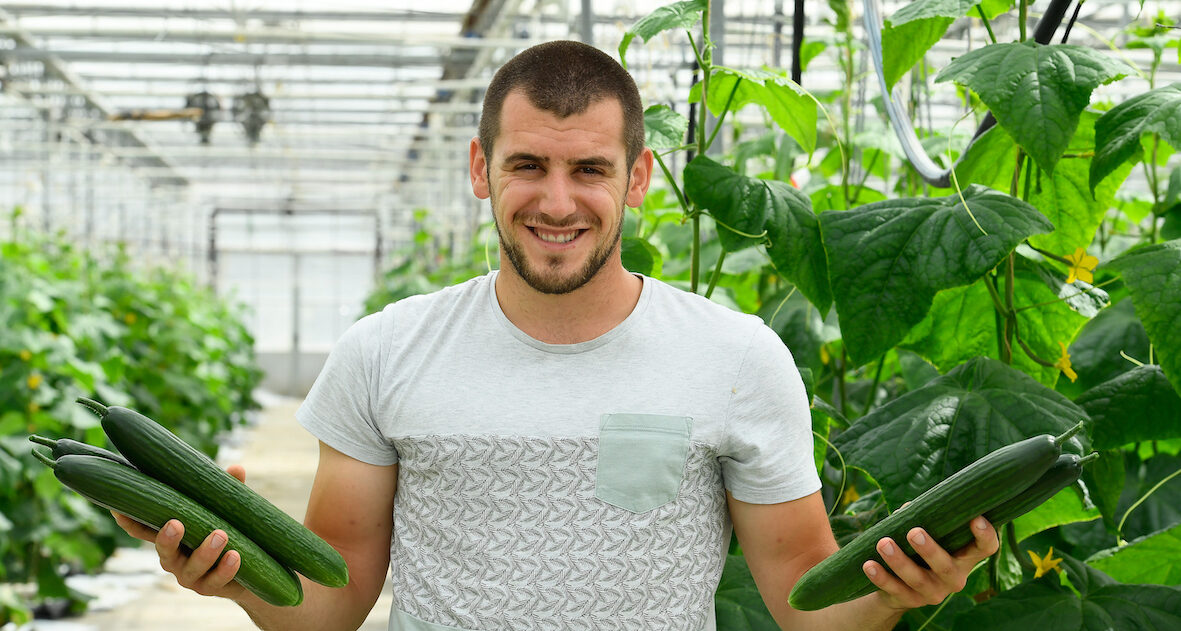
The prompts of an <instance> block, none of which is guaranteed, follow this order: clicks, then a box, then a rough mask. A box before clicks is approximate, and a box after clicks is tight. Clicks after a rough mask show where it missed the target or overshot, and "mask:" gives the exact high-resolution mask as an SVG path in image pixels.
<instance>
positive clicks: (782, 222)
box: [766, 186, 832, 314]
mask: <svg viewBox="0 0 1181 631" xmlns="http://www.w3.org/2000/svg"><path fill="white" fill-rule="evenodd" d="M783 190H784V191H786V194H785V196H784V197H785V199H787V200H790V203H787V204H774V205H773V206H772V207H771V218H770V220H769V221H768V222H767V226H766V227H767V239H768V243H767V256H769V257H770V258H771V263H772V264H773V265H774V266H775V271H776V272H778V273H779V275H780V276H782V277H784V278H785V279H787V280H788V281H789V282H791V283H792V284H794V285H795V286H796V287H797V288H798V289H799V290H800V293H802V294H804V296H805V297H806V298H807V299H808V301H809V302H811V303H812V304H813V305H815V306H816V310H817V311H819V312H820V313H822V314H824V313H828V309H829V307H831V306H832V288H831V287H830V286H829V284H828V258H827V256H826V255H825V252H824V242H823V240H822V239H821V237H820V221H819V219H817V218H816V214H815V213H813V212H812V207H811V202H810V201H809V200H808V198H807V197H805V196H804V194H803V193H800V192H799V191H798V190H796V189H795V188H792V187H790V186H788V187H786V188H784V189H783Z"/></svg>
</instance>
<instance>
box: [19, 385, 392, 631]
mask: <svg viewBox="0 0 1181 631" xmlns="http://www.w3.org/2000/svg"><path fill="white" fill-rule="evenodd" d="M259 399H260V402H261V403H263V406H264V409H263V410H262V411H261V414H260V421H259V423H258V425H256V426H253V427H250V428H247V429H245V430H242V431H240V432H239V433H238V434H236V435H235V436H234V442H235V443H236V445H235V446H233V447H230V448H226V449H223V450H222V453H221V454H220V455H219V461H220V462H221V464H223V465H229V464H233V463H241V464H243V465H244V466H245V467H246V481H247V484H249V485H250V487H251V488H253V489H254V490H256V491H258V492H259V493H260V494H261V495H262V496H263V497H265V498H267V499H268V500H270V501H271V502H273V503H274V504H275V505H276V506H278V507H279V508H281V509H283V510H284V511H286V512H287V513H288V514H290V515H292V516H293V517H295V518H296V519H298V520H300V521H302V520H303V513H304V508H305V507H306V505H307V498H308V494H309V492H310V491H311V485H312V478H313V476H314V473H315V467H316V461H317V458H318V453H317V452H318V446H317V442H316V439H315V438H314V437H312V436H311V435H310V434H308V433H307V432H306V431H305V430H304V429H303V428H302V427H300V426H299V424H298V423H297V422H296V421H295V410H296V408H297V407H298V406H299V403H300V400H299V399H292V398H283V397H277V396H270V395H260V397H259ZM105 570H106V571H105V573H104V574H102V575H99V576H96V577H78V579H77V580H76V581H71V585H72V586H73V587H75V588H77V589H79V590H81V591H83V592H85V593H88V594H92V595H95V597H96V599H95V601H94V602H92V604H91V609H90V612H89V613H87V614H86V615H85V616H82V617H79V618H71V619H68V620H60V621H36V622H34V623H33V624H31V625H28V626H27V627H26V628H25V629H22V631H174V630H175V631H249V630H250V629H254V628H255V626H254V625H253V623H251V622H250V619H249V618H248V617H247V616H246V614H245V613H243V612H242V610H241V609H239V608H238V606H237V605H235V604H233V603H231V602H229V601H226V600H222V599H217V598H207V597H204V596H200V595H198V594H195V593H193V592H190V591H188V590H185V589H183V588H181V587H180V586H178V585H177V584H176V581H175V579H173V577H172V576H171V575H169V574H166V573H165V572H164V571H163V570H161V569H160V566H159V563H158V560H157V558H156V554H155V550H154V549H153V548H151V546H149V545H147V544H145V546H144V547H143V548H140V549H131V550H120V551H119V552H118V553H117V554H116V555H115V556H114V557H112V559H111V560H110V562H109V563H108V564H107V566H106V568H105ZM390 598H391V597H390V586H389V584H388V582H387V584H386V588H385V590H384V591H383V594H382V597H381V598H380V599H378V601H377V604H376V605H375V606H374V608H373V611H372V612H371V613H370V615H369V618H368V620H366V622H365V624H364V626H362V627H361V630H362V631H385V630H386V627H387V620H388V617H389V608H390Z"/></svg>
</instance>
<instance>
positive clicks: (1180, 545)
mask: <svg viewBox="0 0 1181 631" xmlns="http://www.w3.org/2000/svg"><path fill="white" fill-rule="evenodd" d="M1178 559H1181V524H1177V525H1176V526H1173V527H1172V528H1169V529H1167V530H1162V531H1159V532H1155V533H1153V534H1151V535H1145V536H1143V537H1140V538H1139V539H1136V540H1134V541H1131V542H1129V543H1128V544H1127V545H1124V546H1120V547H1118V548H1111V549H1109V550H1104V551H1102V552H1099V553H1096V554H1094V555H1091V557H1090V558H1089V559H1087V564H1089V565H1090V566H1092V567H1094V568H1095V569H1098V570H1099V571H1101V572H1104V573H1106V574H1107V575H1109V576H1111V577H1112V578H1114V579H1115V580H1117V581H1120V582H1122V583H1156V584H1158V585H1181V563H1178V562H1177V560H1178Z"/></svg>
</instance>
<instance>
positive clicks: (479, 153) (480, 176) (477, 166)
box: [468, 138, 491, 199]
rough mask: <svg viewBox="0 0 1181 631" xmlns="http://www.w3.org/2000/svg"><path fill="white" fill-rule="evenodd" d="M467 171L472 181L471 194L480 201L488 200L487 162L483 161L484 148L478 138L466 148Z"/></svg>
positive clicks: (473, 139)
mask: <svg viewBox="0 0 1181 631" xmlns="http://www.w3.org/2000/svg"><path fill="white" fill-rule="evenodd" d="M468 170H469V172H470V176H471V180H472V193H473V194H475V196H476V197H478V198H480V199H488V197H489V195H490V194H491V193H490V191H489V189H488V162H487V160H485V159H484V148H483V147H481V146H480V139H479V138H472V142H471V144H470V146H469V147H468Z"/></svg>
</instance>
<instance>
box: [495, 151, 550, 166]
mask: <svg viewBox="0 0 1181 631" xmlns="http://www.w3.org/2000/svg"><path fill="white" fill-rule="evenodd" d="M504 161H505V162H538V163H541V164H549V158H543V157H541V156H539V155H536V154H532V153H527V152H524V151H518V152H516V153H510V154H508V155H507V156H505V157H504Z"/></svg>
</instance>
